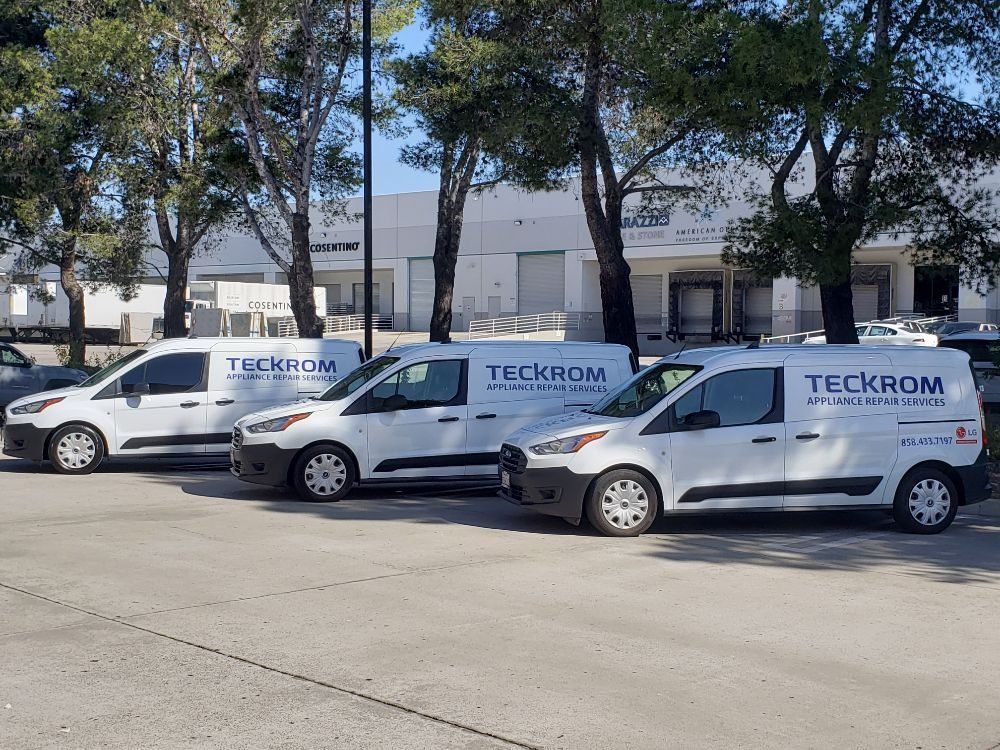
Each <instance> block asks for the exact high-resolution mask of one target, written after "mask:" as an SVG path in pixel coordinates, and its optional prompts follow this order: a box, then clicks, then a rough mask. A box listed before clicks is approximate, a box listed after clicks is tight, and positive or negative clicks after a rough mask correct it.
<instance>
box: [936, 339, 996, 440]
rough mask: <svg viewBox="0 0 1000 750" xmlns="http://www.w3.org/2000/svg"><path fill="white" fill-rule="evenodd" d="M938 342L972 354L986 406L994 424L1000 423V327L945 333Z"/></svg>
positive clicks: (986, 410) (988, 416)
mask: <svg viewBox="0 0 1000 750" xmlns="http://www.w3.org/2000/svg"><path fill="white" fill-rule="evenodd" d="M938 346H944V347H947V348H949V349H960V350H962V351H963V352H965V353H966V354H968V355H969V359H971V360H972V367H973V369H974V370H975V371H976V380H977V381H978V382H979V385H980V388H981V390H982V394H983V409H984V411H985V412H986V420H987V422H989V423H990V424H991V425H1000V367H998V366H997V362H998V359H1000V331H969V332H968V333H955V334H952V335H951V336H943V337H942V338H941V339H939V340H938Z"/></svg>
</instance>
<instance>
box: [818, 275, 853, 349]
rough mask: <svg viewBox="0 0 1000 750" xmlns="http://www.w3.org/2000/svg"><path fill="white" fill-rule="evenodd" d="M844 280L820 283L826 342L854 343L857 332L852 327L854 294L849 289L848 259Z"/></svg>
mask: <svg viewBox="0 0 1000 750" xmlns="http://www.w3.org/2000/svg"><path fill="white" fill-rule="evenodd" d="M846 266H847V268H846V273H845V280H844V281H839V282H836V283H833V284H820V285H819V296H820V302H821V303H822V306H823V327H824V328H825V329H826V343H828V344H856V343H858V332H857V330H855V328H854V294H853V292H852V291H851V270H850V269H851V265H850V259H848V261H847V263H846Z"/></svg>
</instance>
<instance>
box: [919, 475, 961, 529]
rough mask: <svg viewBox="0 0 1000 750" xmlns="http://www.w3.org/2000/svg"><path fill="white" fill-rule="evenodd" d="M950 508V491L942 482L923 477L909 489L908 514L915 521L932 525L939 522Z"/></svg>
mask: <svg viewBox="0 0 1000 750" xmlns="http://www.w3.org/2000/svg"><path fill="white" fill-rule="evenodd" d="M949 510H951V493H949V492H948V488H947V487H945V486H944V484H943V483H942V482H939V481H938V480H936V479H924V480H923V481H921V482H917V483H916V485H914V487H913V489H912V490H910V515H911V516H913V517H914V518H915V519H916V521H917V523H920V524H923V525H924V526H934V525H935V524H938V523H941V521H943V520H944V517H945V516H947V515H948V511H949Z"/></svg>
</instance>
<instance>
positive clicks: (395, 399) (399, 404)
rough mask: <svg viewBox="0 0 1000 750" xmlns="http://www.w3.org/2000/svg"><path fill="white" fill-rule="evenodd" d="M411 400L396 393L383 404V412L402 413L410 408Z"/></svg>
mask: <svg viewBox="0 0 1000 750" xmlns="http://www.w3.org/2000/svg"><path fill="white" fill-rule="evenodd" d="M409 404H410V400H409V399H408V398H407V397H406V396H404V395H402V394H400V393H394V394H392V395H391V396H389V397H388V398H387V399H386V400H385V401H383V402H382V411H400V410H401V409H405V408H406V407H407V406H409Z"/></svg>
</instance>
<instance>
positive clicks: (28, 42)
mask: <svg viewBox="0 0 1000 750" xmlns="http://www.w3.org/2000/svg"><path fill="white" fill-rule="evenodd" d="M2 28H3V29H5V36H4V38H3V39H2V42H3V46H2V49H0V65H2V66H3V67H4V68H5V69H6V72H8V73H10V75H9V76H8V75H4V76H3V78H4V80H5V81H7V82H8V83H7V84H5V86H4V89H3V90H2V99H3V104H4V108H3V111H2V112H0V118H2V119H0V226H2V229H0V249H3V250H7V249H10V248H16V249H17V250H18V251H19V252H20V261H19V265H20V267H21V269H22V270H30V269H37V268H39V267H42V266H45V265H49V264H52V265H55V266H56V267H58V269H59V277H60V284H61V286H62V289H63V291H64V292H65V294H66V297H67V299H68V301H69V359H70V362H71V364H73V365H74V366H77V367H79V366H82V365H83V364H84V363H85V359H86V340H85V329H86V311H85V304H84V284H83V283H81V280H80V278H79V277H78V271H79V270H80V269H82V270H83V271H84V279H86V280H88V281H89V282H90V284H91V285H99V284H101V283H110V284H113V285H115V286H117V287H118V288H119V289H120V291H121V293H122V294H123V295H125V296H126V297H127V296H128V295H129V294H130V293H131V290H132V288H134V285H135V283H136V281H137V274H138V269H139V267H140V262H139V260H140V258H141V255H142V251H143V249H144V242H143V239H144V236H145V231H144V230H145V227H144V219H143V217H142V213H141V210H140V208H139V207H138V206H136V205H135V204H134V203H131V202H129V201H128V200H127V199H124V198H123V196H122V195H121V193H120V192H117V193H116V192H115V185H116V184H117V183H116V173H115V170H114V156H115V154H117V153H120V152H121V150H122V149H123V148H124V139H123V133H124V132H125V130H124V128H123V123H124V122H125V121H126V120H127V112H126V111H125V110H123V109H122V108H121V107H120V106H119V105H120V99H118V98H117V97H116V96H115V95H114V94H115V91H114V84H115V81H114V79H113V78H106V77H105V76H104V73H105V71H104V70H102V69H94V68H92V67H90V66H89V65H88V64H87V60H88V58H89V53H90V52H91V51H93V50H96V49H100V50H102V54H103V55H104V56H105V57H106V58H110V57H113V56H115V55H117V54H120V55H125V54H127V53H128V44H127V40H126V37H124V36H123V34H122V32H123V26H122V24H121V23H120V21H119V20H118V19H117V18H116V17H115V14H114V9H113V7H112V5H111V4H109V3H103V2H98V1H96V0H95V2H86V3H75V4H63V3H59V2H51V3H50V2H36V3H33V4H25V5H22V6H19V7H18V8H16V9H15V8H7V9H5V11H4V16H3V24H2Z"/></svg>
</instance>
